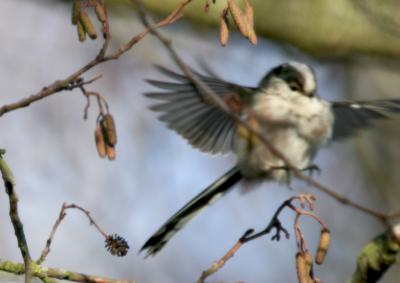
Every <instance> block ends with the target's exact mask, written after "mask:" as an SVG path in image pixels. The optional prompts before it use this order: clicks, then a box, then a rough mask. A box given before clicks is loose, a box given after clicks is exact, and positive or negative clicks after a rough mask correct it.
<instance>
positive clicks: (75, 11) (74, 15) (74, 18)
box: [71, 0, 81, 26]
mask: <svg viewBox="0 0 400 283" xmlns="http://www.w3.org/2000/svg"><path fill="white" fill-rule="evenodd" d="M80 12H81V5H80V2H79V0H74V1H73V2H72V12H71V22H72V24H73V25H74V26H75V25H77V24H78V22H79V14H80Z"/></svg>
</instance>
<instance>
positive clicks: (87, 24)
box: [79, 11, 97, 39]
mask: <svg viewBox="0 0 400 283" xmlns="http://www.w3.org/2000/svg"><path fill="white" fill-rule="evenodd" d="M79 16H80V17H79V20H80V22H81V23H82V25H83V28H84V30H85V31H86V32H87V34H88V35H89V37H90V38H91V39H96V38H97V32H96V29H95V28H94V26H93V23H92V21H91V20H90V18H89V16H88V14H87V13H86V12H85V11H80V13H79Z"/></svg>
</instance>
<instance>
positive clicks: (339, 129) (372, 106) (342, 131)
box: [332, 99, 400, 140]
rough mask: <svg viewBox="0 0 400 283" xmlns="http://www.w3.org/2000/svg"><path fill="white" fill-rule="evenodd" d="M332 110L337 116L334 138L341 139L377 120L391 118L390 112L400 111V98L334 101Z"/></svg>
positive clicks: (369, 125) (371, 124)
mask: <svg viewBox="0 0 400 283" xmlns="http://www.w3.org/2000/svg"><path fill="white" fill-rule="evenodd" d="M332 110H333V113H334V116H335V123H334V126H333V135H332V139H333V140H341V139H345V138H348V137H351V136H353V135H354V134H356V132H357V131H358V130H360V129H365V128H368V127H371V126H373V124H374V122H375V121H377V120H382V119H387V118H389V114H395V113H400V99H383V100H374V101H358V102H345V101H344V102H333V103H332Z"/></svg>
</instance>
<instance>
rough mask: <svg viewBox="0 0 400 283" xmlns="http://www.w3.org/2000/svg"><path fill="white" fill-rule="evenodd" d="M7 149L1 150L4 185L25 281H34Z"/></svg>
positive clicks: (0, 158)
mask: <svg viewBox="0 0 400 283" xmlns="http://www.w3.org/2000/svg"><path fill="white" fill-rule="evenodd" d="M4 154H5V150H3V149H1V150H0V171H1V174H2V177H3V181H4V187H5V189H6V193H7V195H8V198H9V202H10V219H11V222H12V225H13V227H14V232H15V236H16V237H17V241H18V247H19V249H20V251H21V254H22V258H23V260H24V268H25V283H31V282H32V267H31V263H32V259H31V256H30V253H29V248H28V243H27V242H26V238H25V233H24V226H23V224H22V222H21V219H20V217H19V214H18V196H17V193H16V192H15V179H14V175H13V173H12V171H11V169H10V167H9V166H8V164H7V163H6V161H5V160H4V158H3V155H4Z"/></svg>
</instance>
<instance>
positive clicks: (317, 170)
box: [301, 164, 321, 177]
mask: <svg viewBox="0 0 400 283" xmlns="http://www.w3.org/2000/svg"><path fill="white" fill-rule="evenodd" d="M301 171H302V172H308V173H309V175H310V177H312V176H313V175H314V173H317V174H318V175H320V174H321V168H319V166H318V165H317V164H311V165H310V166H307V167H306V168H303V169H301Z"/></svg>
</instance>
